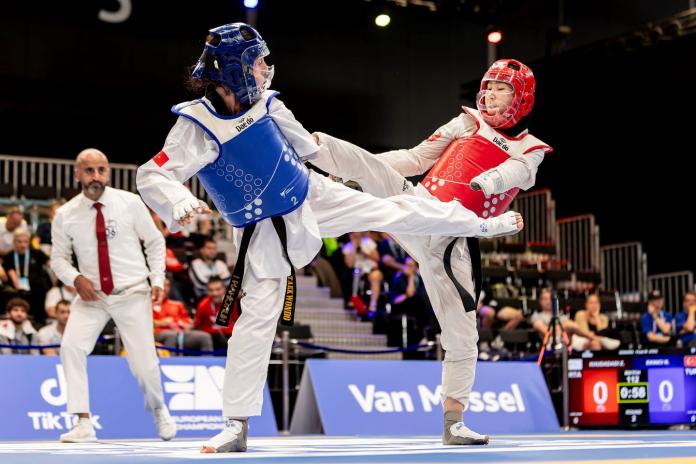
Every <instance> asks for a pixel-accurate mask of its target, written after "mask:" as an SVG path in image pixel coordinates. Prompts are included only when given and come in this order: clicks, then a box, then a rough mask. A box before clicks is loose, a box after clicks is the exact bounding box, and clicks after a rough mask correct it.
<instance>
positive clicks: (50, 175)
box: [0, 155, 138, 198]
mask: <svg viewBox="0 0 696 464" xmlns="http://www.w3.org/2000/svg"><path fill="white" fill-rule="evenodd" d="M74 165H75V161H73V160H66V159H57V158H34V157H29V156H10V155H0V180H1V181H2V183H3V184H4V185H9V186H11V187H12V193H11V194H10V195H9V196H14V197H22V196H24V197H27V198H31V195H32V191H33V190H35V189H37V188H42V189H44V188H46V187H48V188H52V189H53V190H54V192H55V197H56V198H60V197H62V196H64V194H65V193H66V192H69V191H71V190H72V191H74V190H76V189H77V188H78V184H77V181H76V180H75V167H74ZM137 169H138V167H137V166H136V165H134V164H120V163H111V186H113V187H114V188H118V189H123V190H128V191H131V192H135V191H136V188H135V172H136V170H137Z"/></svg>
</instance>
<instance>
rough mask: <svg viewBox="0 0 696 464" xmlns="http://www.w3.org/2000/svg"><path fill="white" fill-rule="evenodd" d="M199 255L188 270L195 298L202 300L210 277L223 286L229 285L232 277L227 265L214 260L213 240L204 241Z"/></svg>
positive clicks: (215, 248)
mask: <svg viewBox="0 0 696 464" xmlns="http://www.w3.org/2000/svg"><path fill="white" fill-rule="evenodd" d="M199 253H200V255H201V256H200V258H196V259H194V260H193V261H192V262H191V267H190V269H189V276H190V277H191V282H193V288H194V291H195V293H196V298H202V297H204V296H205V295H206V292H207V286H208V281H209V280H210V279H211V278H212V277H217V278H219V279H221V280H222V281H223V284H224V285H227V284H229V283H230V278H231V277H232V274H230V270H229V268H228V267H227V264H226V263H225V262H224V261H222V260H221V259H216V257H217V254H218V248H217V243H215V240H211V239H205V240H204V241H203V246H202V247H201V248H200V249H199Z"/></svg>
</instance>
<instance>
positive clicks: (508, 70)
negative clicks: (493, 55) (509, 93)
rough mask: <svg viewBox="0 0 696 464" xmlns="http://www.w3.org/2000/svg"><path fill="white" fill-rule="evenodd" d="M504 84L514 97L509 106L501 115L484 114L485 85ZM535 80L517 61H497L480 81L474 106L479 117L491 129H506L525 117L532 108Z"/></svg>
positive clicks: (529, 71) (530, 71) (525, 67)
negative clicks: (479, 114) (510, 89)
mask: <svg viewBox="0 0 696 464" xmlns="http://www.w3.org/2000/svg"><path fill="white" fill-rule="evenodd" d="M488 81H497V82H505V83H507V84H510V85H511V86H512V88H513V92H514V96H513V99H512V103H510V106H508V107H507V109H505V111H503V112H502V113H494V114H489V113H487V112H486V83H487V82H488ZM535 87H536V80H535V79H534V74H532V70H531V69H529V68H528V67H527V66H525V65H524V64H523V63H521V62H519V61H517V60H507V59H506V60H498V61H496V62H495V63H493V65H491V67H490V68H489V69H488V71H486V74H484V75H483V79H481V90H480V91H479V93H478V95H477V96H476V106H477V108H478V110H479V111H480V112H481V117H483V120H484V121H486V122H487V123H488V125H490V126H491V127H494V128H499V129H507V128H509V127H512V126H514V125H515V124H517V123H518V122H520V119H522V118H523V117H525V116H527V115H528V114H529V112H530V111H532V107H533V106H534V89H535Z"/></svg>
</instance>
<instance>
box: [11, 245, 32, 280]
mask: <svg viewBox="0 0 696 464" xmlns="http://www.w3.org/2000/svg"><path fill="white" fill-rule="evenodd" d="M29 253H30V251H29V248H27V251H26V253H24V275H22V274H21V271H20V269H19V255H18V254H17V252H16V251H15V252H14V262H15V269H16V270H17V272H20V277H26V278H29Z"/></svg>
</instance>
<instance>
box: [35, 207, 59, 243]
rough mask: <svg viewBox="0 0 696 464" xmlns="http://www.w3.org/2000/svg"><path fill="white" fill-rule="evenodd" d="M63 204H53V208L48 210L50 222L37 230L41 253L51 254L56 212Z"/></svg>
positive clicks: (42, 224)
mask: <svg viewBox="0 0 696 464" xmlns="http://www.w3.org/2000/svg"><path fill="white" fill-rule="evenodd" d="M62 205H63V203H61V202H59V201H54V202H53V203H51V207H50V209H49V210H48V221H46V222H42V223H41V224H39V226H38V227H37V228H36V236H37V238H38V240H39V247H40V248H41V251H43V252H44V253H46V254H47V255H50V254H51V224H52V223H53V218H54V217H55V216H56V211H58V208H60V207H61V206H62Z"/></svg>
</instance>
